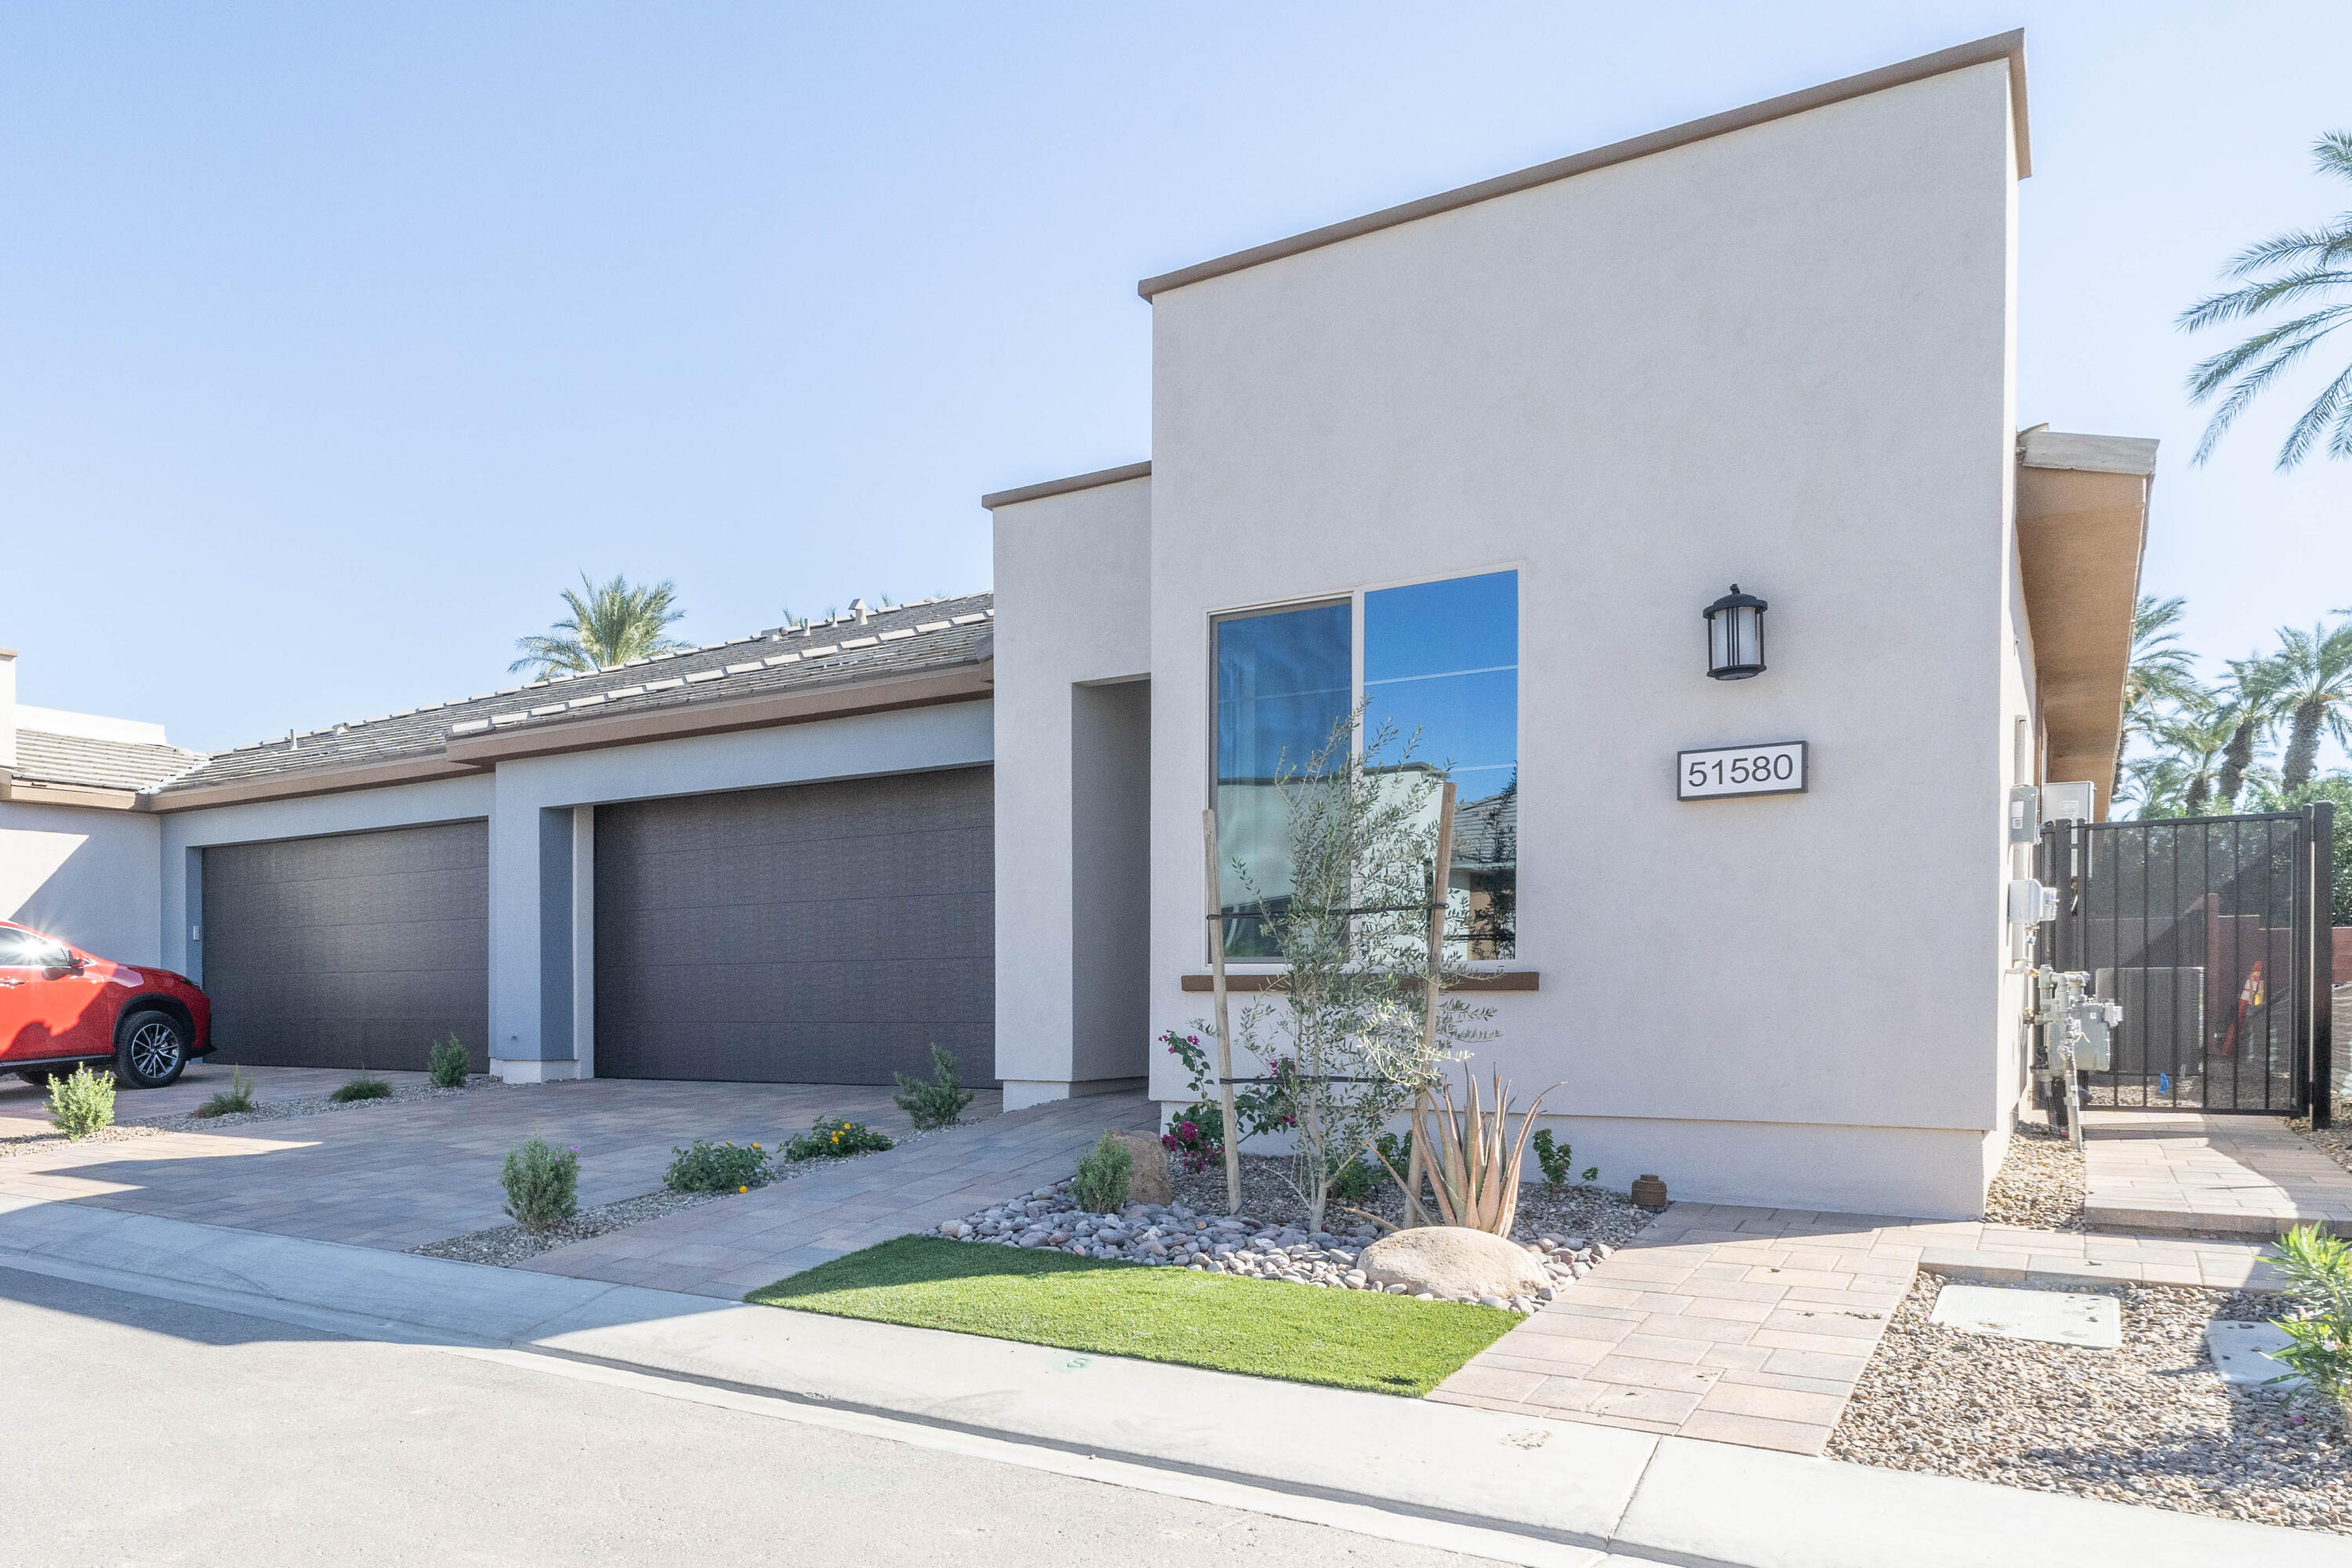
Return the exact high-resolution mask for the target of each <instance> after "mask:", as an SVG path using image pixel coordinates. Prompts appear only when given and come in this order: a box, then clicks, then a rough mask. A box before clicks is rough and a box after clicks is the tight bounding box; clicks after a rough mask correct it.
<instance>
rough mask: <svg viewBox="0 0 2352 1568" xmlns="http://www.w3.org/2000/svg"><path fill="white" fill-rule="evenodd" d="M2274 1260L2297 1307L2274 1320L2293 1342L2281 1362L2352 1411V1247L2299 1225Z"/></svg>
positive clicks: (2283, 1239)
mask: <svg viewBox="0 0 2352 1568" xmlns="http://www.w3.org/2000/svg"><path fill="white" fill-rule="evenodd" d="M2271 1261H2272V1263H2273V1264H2274V1265H2275V1266H2276V1267H2277V1268H2278V1271H2279V1274H2280V1276H2281V1277H2282V1279H2284V1281H2285V1286H2286V1298H2287V1300H2290V1301H2292V1302H2294V1312H2293V1313H2291V1314H2290V1315H2288V1316H2286V1317H2284V1318H2280V1319H2277V1320H2275V1321H2276V1323H2277V1325H2278V1327H2279V1328H2281V1329H2283V1330H2284V1331H2286V1336H2287V1338H2288V1340H2289V1341H2290V1343H2289V1344H2288V1345H2287V1346H2286V1347H2285V1348H2284V1349H2283V1350H2280V1351H2278V1352H2275V1356H2276V1359H2278V1360H2279V1361H2283V1362H2284V1363H2286V1364H2287V1365H2289V1366H2291V1367H2293V1368H2294V1370H2295V1371H2297V1372H2299V1373H2303V1375H2304V1376H2305V1377H2307V1378H2309V1379H2310V1380H2311V1385H2312V1386H2313V1387H2314V1388H2316V1389H2317V1390H2319V1392H2320V1393H2322V1394H2326V1395H2327V1397H2329V1398H2330V1399H2333V1400H2335V1401H2336V1404H2337V1405H2342V1406H2345V1407H2346V1408H2347V1409H2352V1245H2347V1243H2346V1242H2345V1241H2344V1239H2343V1238H2342V1237H2334V1236H2329V1235H2326V1233H2324V1232H2323V1231H2321V1229H2320V1228H2319V1226H2316V1225H2305V1226H2296V1227H2295V1228H2294V1229H2293V1230H2290V1231H2288V1232H2287V1233H2286V1234H2285V1235H2284V1236H2283V1237H2279V1239H2278V1245H2277V1247H2275V1248H2273V1251H2272V1254H2271Z"/></svg>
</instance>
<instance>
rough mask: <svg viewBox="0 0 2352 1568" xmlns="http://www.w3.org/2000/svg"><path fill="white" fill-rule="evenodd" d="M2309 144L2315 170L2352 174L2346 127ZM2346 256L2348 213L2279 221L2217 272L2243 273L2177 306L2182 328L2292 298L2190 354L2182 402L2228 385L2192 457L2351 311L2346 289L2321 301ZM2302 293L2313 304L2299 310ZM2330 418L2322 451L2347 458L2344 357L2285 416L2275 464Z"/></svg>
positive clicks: (2351, 381) (2351, 441)
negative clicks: (2217, 346) (2292, 224)
mask: <svg viewBox="0 0 2352 1568" xmlns="http://www.w3.org/2000/svg"><path fill="white" fill-rule="evenodd" d="M2311 151H2312V155H2313V157H2315V159H2316V160H2317V161H2318V163H2319V170H2320V173H2322V174H2334V175H2336V176H2337V177H2339V178H2341V179H2345V180H2352V132H2346V131H2331V132H2328V133H2327V134H2326V135H2325V136H2322V137H2321V138H2320V139H2319V140H2318V141H2317V142H2315V143H2313V145H2312V149H2311ZM2347 264H2352V213H2346V214H2343V215H2342V216H2338V217H2336V218H2333V219H2331V220H2330V221H2329V222H2328V224H2327V226H2326V227H2324V228H2315V229H2289V230H2287V231H2286V232H2285V233H2284V234H2277V235H2273V236H2272V237H2270V238H2268V239H2266V240H2263V242H2262V243H2261V244H2259V245H2256V246H2254V247H2251V248H2249V249H2246V250H2242V251H2240V252H2239V253H2238V255H2237V257H2236V258H2234V259H2233V260H2232V261H2231V263H2230V268H2229V270H2228V272H2227V273H2226V274H2224V276H2226V277H2231V278H2242V279H2252V281H2251V282H2247V283H2244V284H2242V286H2240V287H2239V288H2236V289H2230V290H2228V291H2227V292H2226V293H2221V294H2215V295H2212V296H2210V298H2207V299H2204V300H2199V301H2198V302H2197V303H2196V304H2194V305H2192V306H2190V307H2189V309H2188V310H2184V311H2182V312H2181V315H2180V323H2179V324H2180V326H2181V327H2182V328H2183V329H2184V330H2185V331H2192V332H2193V331H2197V330H2199V329H2200V328H2202V327H2210V326H2218V325H2220V324H2221V323H2222V322H2224V321H2251V320H2252V319H2253V318H2254V317H2256V316H2260V315H2262V314H2263V313H2264V312H2265V311H2268V310H2271V309H2273V307H2275V306H2293V307H2294V308H2295V309H2296V310H2297V312H2298V313H2296V314H2295V315H2294V317H2293V318H2292V319H2291V320H2288V321H2281V322H2279V323H2278V324H2277V325H2275V326H2270V327H2265V328H2263V330H2262V331H2258V332H2256V333H2255V334H2254V335H2253V336H2252V337H2250V338H2248V339H2247V340H2246V341H2245V342H2242V343H2240V344H2238V345H2237V346H2236V347H2235V348H2231V349H2225V350H2223V351H2222V352H2221V353H2218V354H2215V355H2213V356H2212V357H2211V358H2210V359H2207V360H2202V361H2200V362H2199V363H2198V364H2197V366H2196V368H2195V369H2193V370H2191V371H2190V372H2189V396H2190V401H2192V402H2196V403H2202V402H2204V401H2205V400H2206V399H2207V398H2209V397H2210V396H2212V395H2214V394H2215V393H2217V392H2219V391H2221V388H2222V387H2224V386H2229V387H2230V392H2229V395H2228V396H2226V397H2224V398H2222V399H2221V406H2219V407H2218V408H2216V409H2214V411H2213V417H2212V419H2211V420H2210V421H2209V422H2208V423H2207V425H2206V426H2205V437H2204V439H2203V440H2201V441H2200V442H2199V443H2198V444H2197V461H2199V462H2200V463H2201V462H2203V461H2204V460H2205V459H2206V458H2207V457H2208V456H2209V455H2210V453H2211V452H2212V450H2213V447H2214V446H2215V445H2216V444H2217V443H2218V442H2220V440H2221V434H2222V432H2223V431H2225V430H2227V429H2229V427H2230V423H2231V421H2232V420H2234V419H2235V418H2237V416H2239V415H2240V414H2242V413H2243V412H2244V411H2245V408H2246V405H2248V404H2250V403H2252V401H2253V400H2254V398H2255V397H2256V396H2257V395H2260V394H2261V393H2262V391H2263V388H2265V387H2267V386H2269V385H2270V384H2271V383H2272V382H2273V381H2274V380H2276V379H2277V378H2278V376H2279V374H2280V373H2281V372H2283V371H2285V370H2286V369H2288V368H2289V367H2291V366H2293V365H2294V364H2297V363H2301V361H2302V360H2303V359H2304V357H2305V355H2307V354H2308V353H2311V351H2312V350H2313V349H2314V348H2315V347H2316V346H2318V344H2319V342H2320V340H2322V339H2323V338H2326V336H2327V335H2328V334H2329V333H2331V332H2333V331H2336V328H2338V327H2340V326H2343V325H2344V324H2345V323H2346V321H2352V298H2344V297H2338V298H2336V300H2334V301H2333V302H2322V301H2326V300H2328V297H2329V296H2330V295H2335V294H2337V293H2338V291H2339V290H2346V289H2347V287H2348V286H2352V265H2347ZM2258 274H2263V276H2257V275H2258ZM2306 301H2310V302H2315V303H2317V304H2318V308H2317V309H2316V310H2302V309H2301V307H2302V306H2303V305H2304V304H2305V302H2306ZM2233 382H2234V383H2235V384H2234V385H2231V383H2233ZM2330 426H2333V431H2332V433H2331V434H2329V435H2328V438H2327V455H2328V456H2329V457H2331V458H2352V365H2347V366H2346V367H2345V369H2344V371H2343V372H2342V373H2341V374H2338V375H2337V376H2336V378H2335V379H2334V380H2332V381H2330V382H2329V383H2328V384H2326V386H2325V387H2323V388H2322V389H2321V390H2320V393H2319V395H2318V396H2316V397H2315V398H2313V399H2312V402H2311V406H2310V407H2308V408H2306V409H2305V410H2304V411H2303V416H2302V417H2301V418H2299V419H2297V420H2296V421H2295V422H2294V428H2293V429H2291V430H2289V431H2288V432H2287V437H2286V440H2285V442H2284V444H2283V445H2282V446H2281V447H2279V455H2278V466H2279V467H2280V468H2294V466H2295V465H2296V464H2297V463H2300V462H2301V461H2303V459H2304V458H2305V455H2307V454H2308V453H2309V452H2310V450H2311V447H2312V444H2313V443H2314V442H2315V441H2317V440H2318V439H2319V437H2320V435H2321V434H2322V432H2326V431H2328V430H2329V428H2330Z"/></svg>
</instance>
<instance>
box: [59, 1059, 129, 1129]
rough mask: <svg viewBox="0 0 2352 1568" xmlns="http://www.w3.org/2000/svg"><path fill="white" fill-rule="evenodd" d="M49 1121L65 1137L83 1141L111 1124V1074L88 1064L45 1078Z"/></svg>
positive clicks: (112, 1107)
mask: <svg viewBox="0 0 2352 1568" xmlns="http://www.w3.org/2000/svg"><path fill="white" fill-rule="evenodd" d="M49 1121H50V1122H51V1123H52V1124H53V1125H54V1126H55V1127H56V1128H57V1130H58V1131H60V1132H62V1133H64V1134H65V1135H66V1136H67V1137H68V1138H87V1137H89V1135H90V1134H91V1133H93V1132H95V1131H98V1130H99V1129H100V1128H101V1127H111V1126H113V1125H114V1075H113V1074H112V1073H110V1072H92V1071H90V1070H89V1064H88V1063H84V1064H83V1065H82V1066H80V1067H78V1068H74V1069H73V1071H72V1072H71V1073H70V1074H68V1075H67V1076H65V1077H62V1078H53V1079H49Z"/></svg>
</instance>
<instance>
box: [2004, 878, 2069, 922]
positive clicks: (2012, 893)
mask: <svg viewBox="0 0 2352 1568" xmlns="http://www.w3.org/2000/svg"><path fill="white" fill-rule="evenodd" d="M2057 918H2058V889H2055V888H2053V887H2051V886H2050V885H2049V884H2048V883H2046V882H2037V881H2035V880H2034V879H2032V878H2031V877H2019V878H2017V879H2014V880H2012V881H2011V883H2010V884H2009V923H2010V924H2011V925H2013V926H2038V925H2041V924H2043V923H2044V922H2046V921H2054V920H2056V919H2057Z"/></svg>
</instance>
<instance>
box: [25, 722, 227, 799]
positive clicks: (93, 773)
mask: <svg viewBox="0 0 2352 1568" xmlns="http://www.w3.org/2000/svg"><path fill="white" fill-rule="evenodd" d="M204 760H205V754H204V753H203V752H184V751H182V750H181V749H180V748H179V747H177V746H165V745H158V744H153V743H151V742H142V741H94V740H91V739H90V738H89V736H87V735H53V734H51V733H49V732H48V731H46V730H19V731H16V767H15V768H13V769H11V770H10V773H11V774H12V776H13V777H15V778H16V779H17V780H19V781H21V782H22V783H25V784H62V785H66V786H68V787H70V788H75V789H127V790H142V789H152V788H153V787H154V786H155V785H157V784H162V783H163V782H164V781H165V780H166V779H170V778H173V777H176V776H177V775H179V774H181V773H186V772H187V771H188V770H189V769H190V768H193V767H194V766H196V765H197V764H198V763H202V762H203V761H204Z"/></svg>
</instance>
